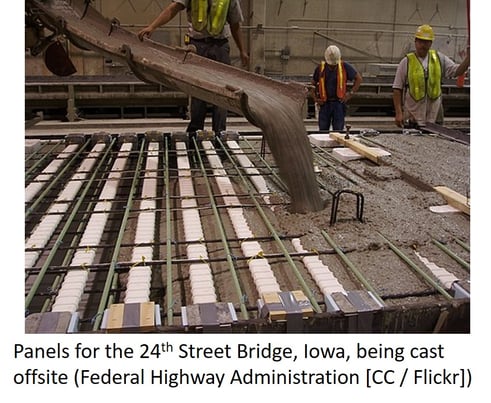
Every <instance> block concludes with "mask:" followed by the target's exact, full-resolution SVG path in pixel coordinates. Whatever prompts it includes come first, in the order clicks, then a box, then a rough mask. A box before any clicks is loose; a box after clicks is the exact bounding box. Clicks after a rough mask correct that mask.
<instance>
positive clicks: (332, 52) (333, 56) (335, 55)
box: [324, 45, 341, 65]
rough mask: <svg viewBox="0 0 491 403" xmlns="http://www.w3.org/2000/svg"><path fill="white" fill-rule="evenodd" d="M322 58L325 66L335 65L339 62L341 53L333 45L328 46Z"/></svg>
mask: <svg viewBox="0 0 491 403" xmlns="http://www.w3.org/2000/svg"><path fill="white" fill-rule="evenodd" d="M324 58H325V59H326V62H327V64H330V65H336V64H338V63H339V61H340V60H341V51H340V50H339V48H338V47H337V46H335V45H331V46H328V47H327V49H326V51H325V52H324Z"/></svg>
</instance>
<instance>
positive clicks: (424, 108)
mask: <svg viewBox="0 0 491 403" xmlns="http://www.w3.org/2000/svg"><path fill="white" fill-rule="evenodd" d="M434 39H435V34H434V32H433V28H432V27H431V26H429V25H426V24H425V25H421V26H419V27H418V28H417V30H416V33H415V35H414V46H415V51H414V52H411V53H408V54H407V55H406V57H404V58H403V59H402V60H401V61H400V63H399V65H398V67H397V71H396V76H395V78H394V83H393V84H392V89H393V96H392V97H393V102H394V109H395V123H396V125H397V126H399V127H420V126H424V125H425V124H426V122H430V123H436V121H437V118H438V120H441V119H443V118H442V117H441V116H440V117H439V115H441V114H442V79H443V78H456V77H458V76H461V75H463V74H465V72H466V71H467V69H468V68H469V64H470V49H469V48H467V55H466V56H465V58H464V60H463V61H462V63H460V64H457V63H455V62H454V61H453V60H452V59H450V58H449V57H448V56H446V55H444V54H443V53H441V52H438V51H436V50H433V49H431V45H432V44H433V40H434ZM403 93H405V94H403ZM403 101H404V102H403Z"/></svg>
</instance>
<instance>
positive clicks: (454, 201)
mask: <svg viewBox="0 0 491 403" xmlns="http://www.w3.org/2000/svg"><path fill="white" fill-rule="evenodd" d="M434 189H435V190H436V191H437V192H438V193H440V194H441V195H442V196H443V198H444V199H445V200H446V201H447V203H448V204H449V205H451V206H452V207H454V208H456V209H459V210H460V211H462V212H463V213H465V214H467V215H471V200H470V199H469V198H467V197H465V196H463V195H461V194H460V193H457V192H456V191H455V190H452V189H450V188H448V187H446V186H435V187H434Z"/></svg>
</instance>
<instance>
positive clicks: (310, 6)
mask: <svg viewBox="0 0 491 403" xmlns="http://www.w3.org/2000/svg"><path fill="white" fill-rule="evenodd" d="M168 3H169V0H95V1H93V2H92V4H93V6H94V7H95V8H96V9H97V10H98V11H100V12H101V13H102V14H103V15H105V16H106V17H108V18H114V17H115V18H117V19H118V20H119V21H120V23H121V25H122V26H123V27H124V28H126V29H129V30H132V31H134V32H137V31H138V30H139V29H140V28H141V27H143V26H145V25H147V24H148V23H149V22H151V21H152V20H153V19H154V18H155V17H156V16H157V15H158V14H159V13H160V11H161V10H162V9H163V8H164V7H165V6H166V5H167V4H168ZM241 4H242V8H243V11H244V17H245V21H244V24H243V25H244V27H243V28H244V36H245V40H246V44H247V47H248V49H249V53H250V55H251V64H250V66H249V69H250V70H252V71H256V72H259V73H264V74H267V75H270V76H275V77H279V78H288V77H295V78H297V77H308V76H310V74H311V73H312V71H313V69H314V68H315V65H316V63H318V61H319V60H320V59H321V58H322V57H323V53H324V49H325V48H326V46H328V45H330V44H336V45H338V46H339V47H340V49H341V52H342V54H343V58H344V59H345V60H347V61H350V62H352V63H353V64H354V65H355V66H356V67H357V68H358V69H359V70H360V71H361V72H362V73H363V74H364V75H369V74H370V73H371V72H372V70H373V69H372V67H373V65H384V64H394V63H397V62H398V61H399V60H400V59H401V57H403V56H404V54H405V53H407V52H408V51H409V50H410V49H411V48H412V45H413V42H414V40H413V35H414V31H415V29H416V27H417V26H418V25H420V24H424V23H429V24H431V25H432V26H433V28H434V30H435V33H436V39H435V41H434V45H433V47H434V48H437V49H439V50H441V51H443V52H444V53H446V54H447V55H449V56H450V57H452V58H453V59H454V60H456V61H460V60H461V59H462V54H463V51H464V50H465V47H466V45H467V36H468V35H467V9H466V0H445V1H443V0H426V1H420V0H369V1H364V0H241ZM186 30H187V23H186V16H185V13H180V14H179V15H178V17H176V18H175V19H174V20H173V21H171V22H170V23H169V24H168V25H167V26H165V27H162V28H161V29H159V30H158V31H157V32H155V34H154V35H153V39H154V40H157V41H161V42H163V43H165V44H169V45H182V40H183V37H184V33H185V32H186ZM67 46H68V48H69V51H70V55H71V57H72V60H73V62H74V64H75V66H76V68H77V74H79V75H111V76H115V75H121V74H129V71H128V69H127V68H126V66H125V65H122V64H119V63H117V62H114V61H112V60H109V59H107V58H104V57H102V56H100V55H98V54H95V53H94V52H91V51H83V50H80V49H78V48H76V47H75V46H73V45H71V44H67ZM232 57H233V64H235V65H237V66H239V65H240V61H239V58H238V53H237V49H236V48H235V45H232ZM25 72H26V75H51V73H49V72H48V70H47V69H46V68H45V67H44V63H43V61H42V58H41V57H36V58H33V57H31V56H30V55H29V53H28V52H26V68H25Z"/></svg>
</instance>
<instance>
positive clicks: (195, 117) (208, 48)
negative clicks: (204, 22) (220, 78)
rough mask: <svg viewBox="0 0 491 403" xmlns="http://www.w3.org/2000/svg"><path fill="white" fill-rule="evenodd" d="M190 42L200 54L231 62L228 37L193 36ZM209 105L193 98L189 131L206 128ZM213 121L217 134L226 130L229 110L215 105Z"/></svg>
mask: <svg viewBox="0 0 491 403" xmlns="http://www.w3.org/2000/svg"><path fill="white" fill-rule="evenodd" d="M190 44H193V45H194V46H196V50H197V53H198V55H200V56H203V57H206V58H208V59H211V60H216V61H217V62H222V63H225V64H230V44H229V43H228V41H227V40H226V39H216V40H213V39H206V40H196V39H192V38H191V39H190ZM210 74H213V72H211V71H210ZM207 106H208V105H207V103H206V102H205V101H202V100H201V99H197V98H192V99H191V121H190V122H189V125H188V128H187V130H186V131H187V132H188V133H191V132H196V131H197V130H203V129H204V126H205V118H206V112H207ZM211 121H212V130H213V131H214V132H215V133H216V134H220V132H222V131H224V130H226V128H227V110H226V109H224V108H219V107H218V106H216V105H213V108H212V115H211Z"/></svg>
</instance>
